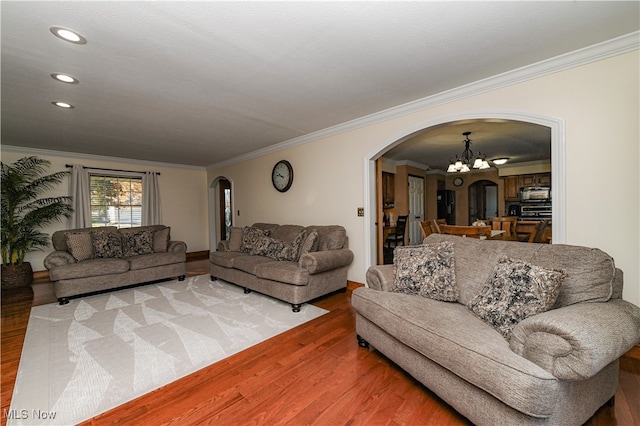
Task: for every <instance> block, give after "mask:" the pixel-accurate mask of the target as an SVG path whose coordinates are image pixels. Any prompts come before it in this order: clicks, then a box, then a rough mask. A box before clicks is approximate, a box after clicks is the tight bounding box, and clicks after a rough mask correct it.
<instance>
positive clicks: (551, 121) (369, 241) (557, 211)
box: [364, 110, 567, 270]
mask: <svg viewBox="0 0 640 426" xmlns="http://www.w3.org/2000/svg"><path fill="white" fill-rule="evenodd" d="M492 118H494V119H495V118H497V119H505V120H515V121H523V122H527V123H534V124H539V125H542V126H546V127H549V128H550V129H551V187H552V188H553V213H552V217H551V219H552V221H553V241H554V243H558V244H563V243H565V242H566V196H567V192H566V178H565V173H566V172H565V168H566V164H565V152H566V141H565V122H564V120H562V119H559V118H556V117H548V116H543V115H538V114H533V113H527V112H513V111H501V110H492V111H477V112H474V111H471V112H464V113H459V114H453V115H448V116H442V117H436V118H432V119H428V120H424V121H420V122H418V123H415V124H413V125H411V126H409V127H406V128H404V129H402V130H400V131H398V132H396V133H394V134H393V135H392V136H390V137H388V138H386V139H384V140H383V141H381V142H380V144H378V145H377V146H376V147H375V148H373V149H372V150H371V151H369V152H368V153H367V154H366V155H365V157H364V183H365V185H364V204H365V207H366V208H365V217H364V219H365V220H364V223H365V229H364V253H365V259H364V263H365V270H367V269H369V267H370V266H372V265H375V264H376V244H375V241H376V182H375V179H376V161H375V160H376V159H377V158H379V157H381V156H382V155H383V154H384V153H385V152H387V151H389V150H390V149H391V148H393V147H395V146H397V145H399V144H401V143H402V142H404V141H405V140H407V139H409V138H410V137H411V136H413V135H414V134H415V133H417V132H420V131H422V130H425V129H427V128H429V127H433V126H437V125H441V124H446V123H450V122H453V121H459V120H482V119H492Z"/></svg>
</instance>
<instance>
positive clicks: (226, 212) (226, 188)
mask: <svg viewBox="0 0 640 426" xmlns="http://www.w3.org/2000/svg"><path fill="white" fill-rule="evenodd" d="M218 189H219V190H218V197H220V199H219V201H218V218H219V219H218V222H219V226H220V228H219V229H220V236H221V239H223V240H228V239H229V230H230V229H231V212H232V210H231V182H229V181H228V180H227V179H220V180H219V181H218Z"/></svg>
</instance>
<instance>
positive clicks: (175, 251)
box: [44, 225, 187, 305]
mask: <svg viewBox="0 0 640 426" xmlns="http://www.w3.org/2000/svg"><path fill="white" fill-rule="evenodd" d="M51 241H52V243H53V248H54V249H55V251H54V252H52V253H50V254H49V255H47V257H46V258H45V259H44V266H45V267H46V268H47V269H48V270H49V279H50V280H51V281H53V285H54V290H55V293H56V297H57V298H58V301H59V302H60V304H61V305H63V304H66V303H69V299H71V298H75V297H80V296H82V295H85V294H91V293H96V292H101V291H105V290H111V289H116V288H119V287H126V286H130V285H134V284H141V283H146V282H151V281H157V280H161V279H166V278H176V277H177V278H178V279H179V280H181V281H182V280H184V278H185V275H186V272H185V271H186V268H185V262H186V251H187V245H186V244H185V243H184V242H182V241H171V239H170V228H169V227H167V226H164V225H151V226H140V227H135V228H123V229H117V228H116V227H114V226H108V227H100V228H81V229H69V230H64V231H57V232H54V234H53V235H52V236H51Z"/></svg>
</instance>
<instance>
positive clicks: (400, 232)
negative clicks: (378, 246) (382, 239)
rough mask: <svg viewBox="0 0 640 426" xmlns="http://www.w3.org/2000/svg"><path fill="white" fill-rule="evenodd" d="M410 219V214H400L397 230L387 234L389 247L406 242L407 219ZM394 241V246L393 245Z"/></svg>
mask: <svg viewBox="0 0 640 426" xmlns="http://www.w3.org/2000/svg"><path fill="white" fill-rule="evenodd" d="M408 219H409V215H405V216H398V220H397V221H396V230H395V231H394V232H391V233H390V234H389V235H388V236H387V240H386V243H387V248H392V247H397V246H399V245H402V246H403V245H405V244H404V234H405V231H406V229H407V220H408ZM391 243H393V246H392V245H391Z"/></svg>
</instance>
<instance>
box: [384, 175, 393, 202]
mask: <svg viewBox="0 0 640 426" xmlns="http://www.w3.org/2000/svg"><path fill="white" fill-rule="evenodd" d="M394 203H395V175H394V174H393V173H388V172H382V207H383V208H385V209H387V208H392V207H393V206H394Z"/></svg>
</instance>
